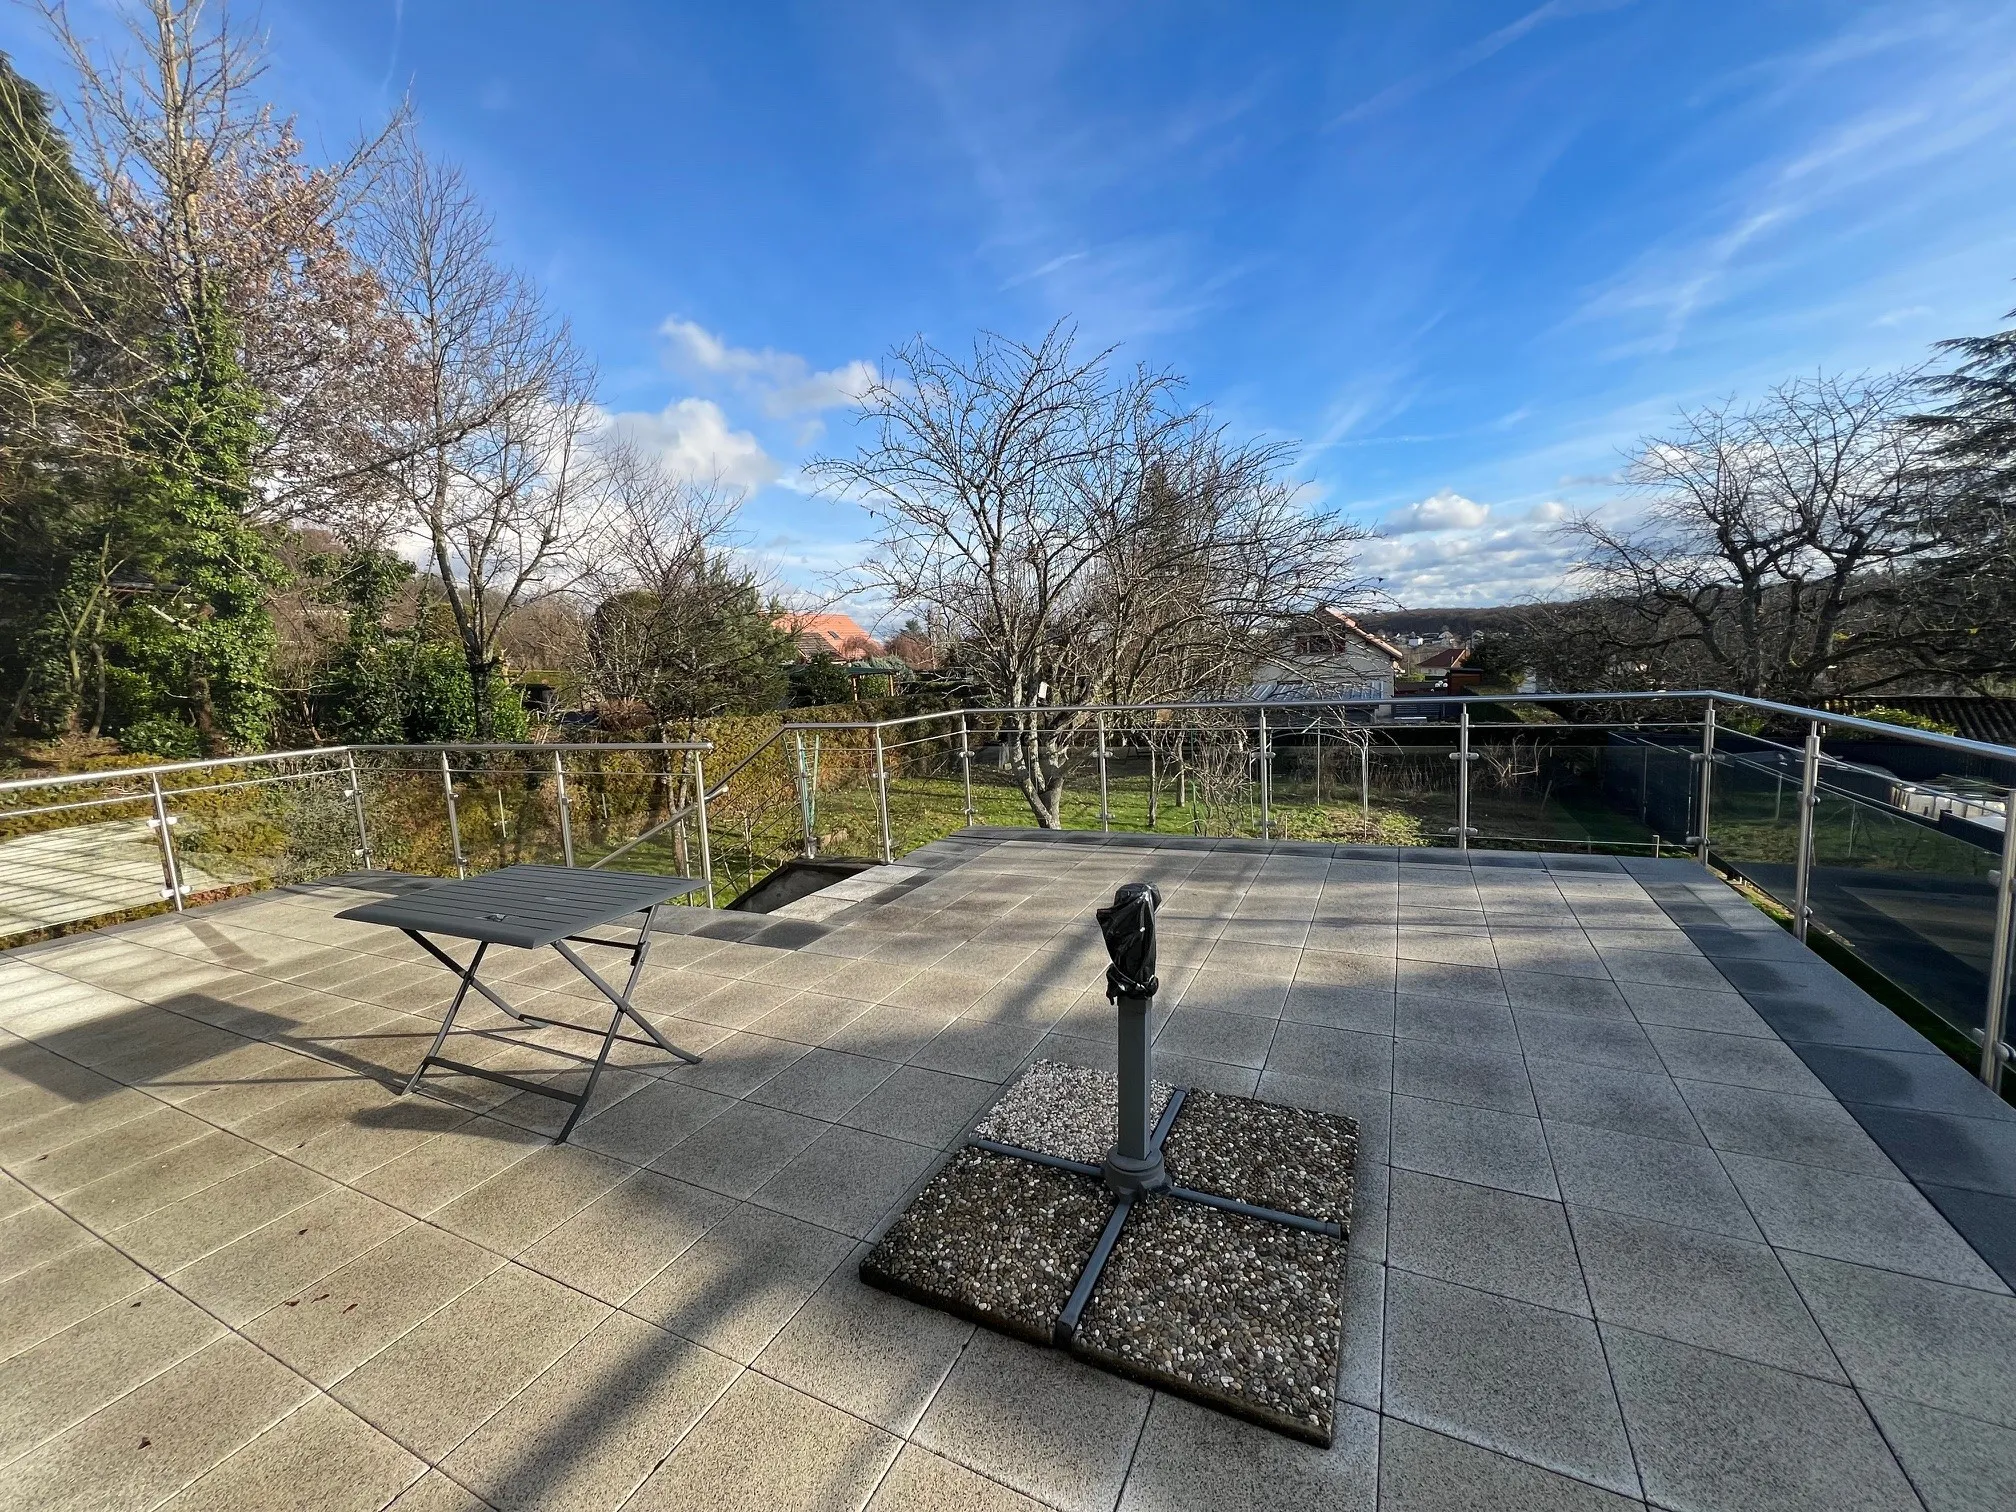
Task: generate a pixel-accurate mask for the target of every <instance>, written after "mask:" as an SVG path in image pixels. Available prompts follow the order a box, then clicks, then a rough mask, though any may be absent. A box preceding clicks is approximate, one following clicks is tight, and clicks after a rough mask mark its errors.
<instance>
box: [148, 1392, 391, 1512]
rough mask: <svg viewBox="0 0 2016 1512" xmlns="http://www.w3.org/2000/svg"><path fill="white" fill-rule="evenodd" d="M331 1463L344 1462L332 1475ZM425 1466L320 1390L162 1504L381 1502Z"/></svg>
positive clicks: (169, 1508)
mask: <svg viewBox="0 0 2016 1512" xmlns="http://www.w3.org/2000/svg"><path fill="white" fill-rule="evenodd" d="M332 1466H335V1467H340V1471H339V1472H338V1473H337V1474H335V1475H332V1474H331V1473H330V1470H331V1467H332ZM426 1469H427V1467H426V1465H425V1464H424V1463H423V1462H421V1461H420V1460H417V1459H415V1458H414V1457H413V1456H412V1455H410V1454H408V1453H407V1452H406V1451H405V1450H404V1449H402V1448H400V1447H399V1446H398V1445H397V1444H395V1443H393V1442H392V1440H390V1439H388V1438H387V1437H385V1435H384V1434H382V1433H380V1432H378V1430H377V1429H375V1428H373V1427H372V1426H371V1425H370V1424H369V1423H367V1422H365V1421H364V1420H363V1419H362V1418H360V1417H358V1416H357V1415H356V1414H355V1413H353V1412H351V1411H349V1410H348V1409H347V1408H345V1407H343V1406H341V1405H340V1404H339V1403H337V1402H335V1401H332V1400H331V1399H330V1398H328V1397H326V1396H325V1397H315V1398H312V1399H311V1400H309V1401H307V1402H304V1403H303V1404H302V1405H301V1406H300V1407H298V1408H296V1409H295V1410H294V1411H293V1412H291V1413H289V1414H288V1415H287V1416H286V1417H284V1418H282V1419H281V1420H280V1421H279V1422H277V1423H275V1424H274V1425H273V1426H272V1427H271V1428H269V1429H267V1430H266V1431H265V1432H264V1433H262V1434H260V1435H259V1437H257V1438H256V1439H254V1440H253V1441H252V1442H251V1443H249V1444H247V1445H246V1446H245V1447H244V1448H243V1449H240V1450H239V1451H238V1452H237V1453H236V1454H234V1455H232V1456H231V1457H230V1458H229V1459H227V1460H225V1461H224V1462H223V1463H222V1464H220V1465H218V1466H217V1467H216V1468H215V1469H214V1470H212V1471H210V1473H209V1474H207V1475H205V1476H204V1477H203V1478H202V1479H200V1480H198V1481H197V1482H195V1484H193V1485H191V1486H189V1487H187V1488H186V1489H185V1490H183V1491H182V1492H181V1493H180V1494H179V1495H177V1496H174V1497H172V1498H171V1499H169V1500H168V1501H166V1502H164V1503H162V1512H237V1509H238V1508H241V1507H281V1506H302V1505H313V1504H319V1505H323V1506H330V1505H350V1506H357V1507H377V1506H380V1505H383V1504H384V1503H385V1502H386V1501H388V1500H390V1499H391V1498H392V1497H394V1496H396V1495H398V1494H399V1493H400V1492H401V1491H403V1490H405V1489H406V1487H408V1486H409V1485H411V1484H412V1483H413V1482H414V1481H415V1480H417V1479H418V1478H419V1477H420V1476H421V1475H423V1474H425V1473H426Z"/></svg>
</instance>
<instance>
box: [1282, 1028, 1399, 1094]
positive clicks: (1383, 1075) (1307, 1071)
mask: <svg viewBox="0 0 2016 1512" xmlns="http://www.w3.org/2000/svg"><path fill="white" fill-rule="evenodd" d="M1266 1069H1267V1070H1268V1071H1278V1072H1281V1073H1282V1074H1284V1075H1287V1076H1303V1077H1311V1078H1317V1079H1323V1080H1328V1081H1336V1082H1347V1083H1349V1084H1351V1085H1352V1086H1356V1087H1364V1088H1366V1089H1367V1090H1369V1091H1385V1090H1386V1089H1387V1088H1389V1087H1391V1086H1392V1085H1393V1041H1392V1040H1391V1039H1389V1038H1387V1037H1386V1036H1385V1035H1381V1034H1354V1033H1353V1032H1352V1031H1350V1030H1348V1029H1324V1028H1321V1027H1319V1026H1317V1025H1315V1024H1297V1023H1291V1022H1288V1021H1286V1020H1284V1021H1283V1022H1282V1023H1281V1024H1280V1026H1279V1027H1278V1028H1277V1029H1276V1030H1275V1031H1274V1042H1273V1044H1272V1046H1271V1047H1270V1048H1269V1050H1268V1052H1267V1065H1266Z"/></svg>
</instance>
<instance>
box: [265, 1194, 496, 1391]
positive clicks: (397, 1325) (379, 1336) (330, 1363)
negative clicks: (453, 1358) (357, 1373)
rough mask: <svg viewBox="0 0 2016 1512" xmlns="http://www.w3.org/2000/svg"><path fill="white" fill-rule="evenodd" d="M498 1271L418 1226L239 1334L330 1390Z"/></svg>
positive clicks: (484, 1253)
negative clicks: (385, 1348) (356, 1369)
mask: <svg viewBox="0 0 2016 1512" xmlns="http://www.w3.org/2000/svg"><path fill="white" fill-rule="evenodd" d="M501 1264H503V1261H502V1259H501V1258H500V1257H498V1256H497V1255H494V1254H492V1253H491V1252H490V1251H488V1250H486V1249H483V1248H481V1247H479V1246H477V1245H474V1244H471V1243H470V1242H469V1241H468V1240H466V1239H458V1238H457V1237H456V1236H455V1235H453V1234H450V1233H448V1232H447V1231H446V1230H443V1229H437V1228H435V1227H433V1226H432V1225H431V1224H425V1223H416V1224H413V1225H411V1226H409V1227H407V1228H405V1229H402V1230H401V1231H400V1232H399V1233H397V1234H395V1235H393V1236H392V1237H391V1238H390V1239H388V1240H386V1241H385V1242H384V1243H383V1244H381V1245H378V1246H377V1247H376V1248H374V1249H370V1250H366V1251H365V1252H364V1253H363V1254H361V1255H359V1256H358V1257H357V1258H356V1259H355V1260H352V1261H351V1262H350V1263H349V1264H347V1265H344V1266H342V1267H341V1268H340V1269H338V1270H335V1271H333V1272H331V1273H330V1274H328V1275H325V1276H321V1277H318V1278H317V1279H315V1280H313V1281H311V1282H309V1283H308V1284H306V1285H305V1286H303V1287H301V1288H300V1289H299V1290H298V1291H297V1292H296V1293H295V1294H294V1295H292V1296H289V1297H287V1298H286V1299H284V1300H283V1301H280V1302H278V1303H276V1304H275V1305H274V1306H273V1307H271V1308H269V1309H268V1310H267V1311H265V1312H263V1313H261V1314H260V1315H259V1316H258V1317H256V1318H254V1319H252V1321H251V1322H249V1323H247V1324H245V1325H244V1327H243V1329H242V1330H241V1332H243V1333H244V1335H245V1337H247V1338H248V1339H251V1340H252V1341H253V1342H254V1343H255V1344H257V1345H258V1346H259V1347H260V1348H261V1349H264V1350H265V1351H266V1352H267V1353H268V1354H270V1355H272V1356H273V1357H274V1358H275V1359H277V1360H279V1361H281V1362H282V1363H283V1364H285V1365H286V1366H288V1367H289V1368H290V1369H292V1370H295V1371H298V1372H299V1373H300V1374H302V1375H304V1376H306V1377H307V1378H308V1379H309V1380H311V1381H313V1382H315V1384H316V1385H318V1386H323V1387H327V1386H329V1385H330V1384H331V1383H332V1382H334V1381H336V1380H338V1379H339V1378H341V1377H342V1376H344V1375H346V1374H348V1373H349V1372H350V1371H352V1370H354V1369H355V1368H356V1367H357V1366H359V1365H361V1364H363V1363H364V1361H366V1360H368V1359H370V1358H371V1356H373V1355H375V1354H376V1353H378V1351H379V1350H381V1349H383V1348H384V1347H385V1346H386V1345H388V1344H390V1343H391V1342H392V1341H393V1340H395V1339H397V1338H398V1337H400V1335H402V1334H404V1333H405V1332H406V1331H407V1330H408V1329H410V1328H412V1327H414V1326H415V1325H416V1324H418V1323H420V1322H421V1321H422V1320H423V1319H425V1318H426V1317H427V1316H428V1315H429V1314H431V1313H433V1312H434V1311H435V1310H436V1309H438V1308H441V1307H445V1306H446V1305H447V1304H448V1303H450V1302H452V1301H454V1300H455V1298H457V1297H459V1296H461V1295H462V1293H464V1292H466V1291H467V1290H469V1288H470V1287H472V1286H474V1285H475V1284H476V1283H477V1282H479V1281H481V1280H482V1279H483V1278H484V1277H485V1276H487V1275H489V1274H490V1273H491V1272H492V1271H494V1270H496V1269H497V1267H498V1266H499V1265H501Z"/></svg>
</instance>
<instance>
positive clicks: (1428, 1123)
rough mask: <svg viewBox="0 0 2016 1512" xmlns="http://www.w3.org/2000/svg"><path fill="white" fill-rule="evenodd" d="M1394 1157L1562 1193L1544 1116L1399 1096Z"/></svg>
mask: <svg viewBox="0 0 2016 1512" xmlns="http://www.w3.org/2000/svg"><path fill="white" fill-rule="evenodd" d="M1392 1162H1393V1164H1394V1165H1396V1166H1403V1167H1405V1168H1406V1169H1408V1170H1411V1171H1421V1172H1424V1173H1425V1174H1427V1175H1430V1176H1447V1177H1449V1178H1450V1179H1451V1180H1455V1181H1468V1182H1472V1183H1475V1184H1476V1185H1479V1186H1493V1187H1503V1188H1504V1189H1506V1190H1507V1191H1513V1192H1524V1193H1526V1194H1527V1195H1529V1196H1533V1197H1558V1196H1559V1195H1560V1190H1559V1188H1557V1187H1556V1186H1555V1184H1554V1167H1553V1162H1552V1161H1551V1160H1550V1159H1549V1158H1548V1153H1547V1142H1546V1140H1545V1139H1544V1138H1543V1136H1542V1134H1541V1130H1540V1120H1539V1119H1537V1118H1527V1117H1523V1116H1521V1115H1519V1114H1516V1113H1500V1112H1497V1111H1495V1110H1493V1109H1488V1108H1466V1107H1463V1106H1461V1105H1459V1104H1456V1103H1443V1102H1431V1101H1428V1100H1426V1099H1423V1098H1418V1097H1395V1098H1394V1099H1393V1154H1392Z"/></svg>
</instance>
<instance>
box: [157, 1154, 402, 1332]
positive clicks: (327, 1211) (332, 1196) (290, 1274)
mask: <svg viewBox="0 0 2016 1512" xmlns="http://www.w3.org/2000/svg"><path fill="white" fill-rule="evenodd" d="M413 1222H414V1220H413V1218H412V1217H410V1216H409V1215H407V1214H405V1213H402V1212H400V1211H399V1210H398V1209H397V1208H393V1207H387V1206H386V1205H385V1204H384V1203H382V1202H378V1201H375V1200H373V1199H372V1198H369V1197H366V1196H364V1195H363V1194H362V1193H361V1192H353V1191H350V1190H349V1189H348V1188H345V1187H338V1188H337V1189H336V1190H335V1191H333V1192H329V1193H325V1194H324V1195H323V1196H321V1197H318V1198H316V1199H315V1200H314V1201H313V1202H310V1203H308V1204H306V1205H305V1206H303V1207H301V1208H299V1209H297V1210H295V1211H294V1212H291V1213H288V1214H286V1215H285V1216H284V1217H281V1218H277V1219H275V1220H273V1221H272V1222H270V1223H268V1224H266V1225H264V1226H263V1227H261V1228H257V1229H254V1230H253V1231H252V1232H251V1233H249V1234H247V1235H246V1236H245V1237H244V1238H243V1239H238V1240H234V1241H233V1242H232V1243H230V1244H228V1245H226V1246H225V1247H224V1248H223V1249H220V1250H216V1251H214V1252H213V1253H211V1254H209V1255H206V1256H204V1257H203V1258H202V1259H201V1260H198V1261H196V1262H195V1263H194V1264H192V1265H187V1266H184V1267H183V1268H182V1269H181V1270H178V1271H175V1272H173V1276H174V1285H175V1289H176V1290H177V1291H179V1292H182V1293H183V1294H184V1295H185V1296H187V1297H188V1298H189V1299H190V1300H191V1301H193V1302H195V1303H196V1304H197V1305H198V1306H199V1307H201V1308H203V1309H204V1310H205V1311H206V1312H209V1313H210V1314H212V1315H213V1316H215V1317H217V1318H220V1319H222V1320H223V1321H224V1322H226V1323H228V1324H230V1325H232V1326H233V1327H234V1328H235V1327H239V1326H241V1325H243V1324H245V1323H247V1322H249V1321H250V1320H251V1319H252V1318H254V1317H256V1316H258V1315H259V1314H260V1313H262V1312H264V1311H265V1310H266V1309H267V1308H269V1307H271V1306H272V1305H273V1304H274V1303H276V1302H279V1301H281V1300H282V1299H283V1298H286V1297H288V1296H291V1295H292V1294H293V1293H294V1292H295V1291H296V1290H297V1289H299V1288H300V1287H303V1286H305V1285H307V1284H308V1283H309V1282H310V1281H313V1280H314V1279H315V1278H316V1277H318V1276H326V1275H328V1274H329V1273H330V1272H331V1271H333V1270H335V1269H336V1268H337V1267H338V1266H340V1265H343V1264H344V1263H346V1262H347V1261H349V1260H352V1259H354V1258H356V1257H357V1256H358V1255H361V1254H363V1253H364V1252H365V1251H366V1250H368V1249H371V1248H373V1247H374V1246H376V1245H378V1244H380V1243H382V1242H383V1241H384V1240H386V1239H389V1238H391V1237H392V1235H394V1234H396V1233H398V1232H399V1231H400V1230H401V1229H403V1228H406V1227H407V1226H409V1225H410V1224H412V1223H413Z"/></svg>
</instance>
